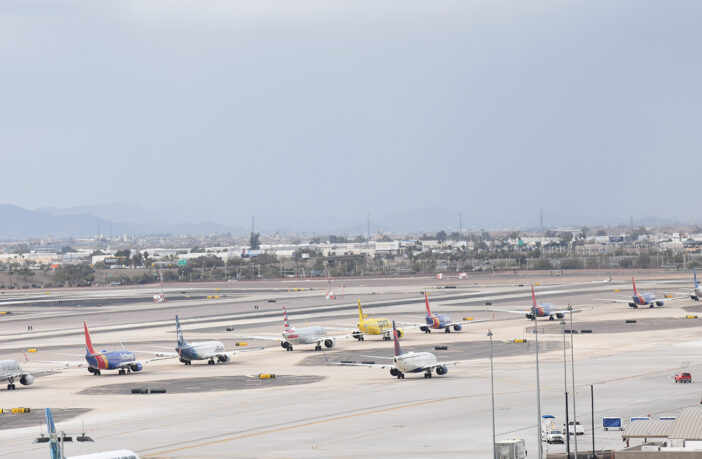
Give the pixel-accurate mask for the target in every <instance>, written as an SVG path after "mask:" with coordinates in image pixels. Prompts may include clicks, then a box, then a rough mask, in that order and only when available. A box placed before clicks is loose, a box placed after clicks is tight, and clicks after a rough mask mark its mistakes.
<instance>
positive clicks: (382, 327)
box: [353, 300, 405, 341]
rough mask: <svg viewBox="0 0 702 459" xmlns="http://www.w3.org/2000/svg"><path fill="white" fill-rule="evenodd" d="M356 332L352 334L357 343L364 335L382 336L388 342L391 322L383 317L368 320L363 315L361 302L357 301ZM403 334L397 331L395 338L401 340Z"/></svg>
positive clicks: (390, 336)
mask: <svg viewBox="0 0 702 459" xmlns="http://www.w3.org/2000/svg"><path fill="white" fill-rule="evenodd" d="M356 327H357V328H358V330H357V331H354V332H353V337H354V338H356V339H357V340H359V341H363V336H364V335H383V339H384V340H386V341H389V340H391V339H392V321H391V320H389V319H386V318H385V317H380V318H377V319H375V318H370V319H369V318H368V315H366V314H364V313H363V309H362V308H361V300H358V323H357V324H356ZM404 335H405V333H404V332H403V331H402V330H399V329H398V330H397V337H398V338H402V337H403V336H404Z"/></svg>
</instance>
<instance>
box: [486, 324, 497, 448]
mask: <svg viewBox="0 0 702 459" xmlns="http://www.w3.org/2000/svg"><path fill="white" fill-rule="evenodd" d="M487 336H488V337H489V338H490V396H491V399H492V400H491V402H492V457H493V459H497V448H496V447H495V383H494V375H493V370H492V330H488V333H487Z"/></svg>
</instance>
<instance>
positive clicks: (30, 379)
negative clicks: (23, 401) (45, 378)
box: [0, 356, 53, 390]
mask: <svg viewBox="0 0 702 459" xmlns="http://www.w3.org/2000/svg"><path fill="white" fill-rule="evenodd" d="M25 357H26V356H25ZM52 372H53V370H38V371H26V370H23V369H22V366H21V365H20V364H19V363H18V362H17V361H16V360H0V381H7V390H15V380H17V381H19V382H20V384H22V385H23V386H31V385H32V384H33V383H34V375H43V374H47V373H52Z"/></svg>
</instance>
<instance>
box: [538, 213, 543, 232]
mask: <svg viewBox="0 0 702 459" xmlns="http://www.w3.org/2000/svg"><path fill="white" fill-rule="evenodd" d="M539 229H540V230H541V232H542V233H543V232H544V209H541V210H540V211H539Z"/></svg>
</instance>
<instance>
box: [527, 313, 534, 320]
mask: <svg viewBox="0 0 702 459" xmlns="http://www.w3.org/2000/svg"><path fill="white" fill-rule="evenodd" d="M526 318H527V319H529V320H534V314H532V313H530V312H527V314H526Z"/></svg>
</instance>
